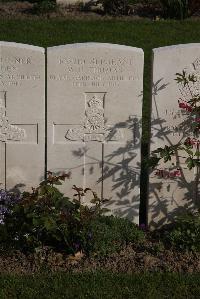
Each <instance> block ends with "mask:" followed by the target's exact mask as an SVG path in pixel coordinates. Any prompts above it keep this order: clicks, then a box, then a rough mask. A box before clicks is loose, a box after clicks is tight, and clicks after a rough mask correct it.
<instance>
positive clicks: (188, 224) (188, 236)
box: [163, 212, 200, 251]
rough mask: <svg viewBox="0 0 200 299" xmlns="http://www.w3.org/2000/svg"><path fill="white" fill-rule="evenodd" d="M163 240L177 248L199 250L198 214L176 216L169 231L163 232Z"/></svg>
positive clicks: (199, 221) (199, 226)
mask: <svg viewBox="0 0 200 299" xmlns="http://www.w3.org/2000/svg"><path fill="white" fill-rule="evenodd" d="M163 236H164V237H163V239H164V242H165V243H167V244H168V245H171V246H172V247H174V248H176V249H178V250H187V251H200V214H199V212H198V213H196V214H192V213H188V214H185V215H181V216H179V217H177V219H176V222H175V224H174V226H173V229H172V230H171V231H168V232H165V233H164V234H163Z"/></svg>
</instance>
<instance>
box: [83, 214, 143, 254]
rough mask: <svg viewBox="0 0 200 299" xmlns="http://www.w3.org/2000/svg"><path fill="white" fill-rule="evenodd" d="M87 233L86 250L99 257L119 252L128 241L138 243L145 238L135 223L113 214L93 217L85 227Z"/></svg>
mask: <svg viewBox="0 0 200 299" xmlns="http://www.w3.org/2000/svg"><path fill="white" fill-rule="evenodd" d="M87 234H88V235H86V237H85V240H86V241H87V242H86V244H85V248H86V250H87V251H88V252H92V254H94V255H96V256H100V257H102V256H105V255H108V254H111V253H115V252H119V251H120V249H122V247H123V246H124V245H126V244H128V243H136V244H139V243H140V242H142V241H143V240H144V238H145V235H144V232H143V231H142V230H140V229H139V228H138V226H137V225H136V224H134V223H132V222H130V221H129V220H128V219H124V218H118V217H114V216H100V217H97V218H95V219H94V220H93V221H92V222H91V223H90V226H89V227H88V228H87Z"/></svg>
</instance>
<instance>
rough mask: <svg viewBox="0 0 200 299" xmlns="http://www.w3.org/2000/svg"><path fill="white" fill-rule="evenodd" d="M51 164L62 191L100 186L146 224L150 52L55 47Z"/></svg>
mask: <svg viewBox="0 0 200 299" xmlns="http://www.w3.org/2000/svg"><path fill="white" fill-rule="evenodd" d="M47 80H48V85H47V99H48V105H47V129H48V130H47V131H48V146H47V150H48V151H47V169H48V170H50V171H54V172H58V173H62V172H71V180H68V181H67V182H65V183H64V185H63V187H62V188H61V190H62V191H63V192H65V193H66V194H67V195H69V196H72V195H73V190H72V185H73V184H74V185H76V186H78V187H83V188H85V187H89V188H92V189H93V190H94V191H96V192H97V194H98V195H99V196H100V197H103V198H107V199H109V202H108V204H107V208H108V209H110V210H111V212H112V213H114V214H118V215H120V216H126V217H129V218H130V219H132V220H133V221H135V222H138V213H139V212H138V211H139V193H140V192H139V179H140V139H141V131H140V128H141V114H142V90H143V51H142V50H141V49H137V48H132V47H128V46H120V45H112V44H99V43H85V44H84V43H83V44H73V45H64V46H58V47H52V48H48V49H47Z"/></svg>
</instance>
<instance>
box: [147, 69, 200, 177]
mask: <svg viewBox="0 0 200 299" xmlns="http://www.w3.org/2000/svg"><path fill="white" fill-rule="evenodd" d="M176 76H177V77H176V79H175V80H176V82H177V83H178V84H181V85H182V86H183V87H184V89H186V90H187V94H188V99H187V100H183V99H182V98H180V99H179V100H178V106H179V108H180V109H181V110H184V111H186V113H187V118H186V123H187V124H188V125H190V126H191V128H192V134H193V136H192V137H187V138H185V139H183V140H181V141H180V142H179V143H177V144H174V145H170V146H168V145H165V146H164V148H158V149H156V150H155V151H153V152H152V157H151V158H150V160H149V166H152V167H153V168H154V167H156V166H157V165H158V163H159V162H160V161H161V160H163V161H164V163H166V162H168V161H171V160H172V157H173V156H176V157H179V158H180V157H182V158H184V159H185V164H186V166H187V167H188V169H190V170H191V169H192V168H195V167H196V168H197V170H198V171H199V167H200V140H199V135H200V94H199V93H198V92H197V91H196V89H195V88H192V87H193V86H194V84H196V82H197V77H196V76H195V75H194V74H187V73H186V71H183V72H182V73H177V74H176ZM180 152H181V154H180ZM183 153H184V154H183ZM198 171H197V173H198ZM161 173H162V171H159V169H157V170H156V174H157V175H159V176H160V174H161ZM181 174H182V173H181V169H179V168H178V169H176V170H174V171H173V172H171V173H170V172H169V173H168V174H166V172H165V173H162V177H166V176H168V177H172V176H173V177H176V176H181Z"/></svg>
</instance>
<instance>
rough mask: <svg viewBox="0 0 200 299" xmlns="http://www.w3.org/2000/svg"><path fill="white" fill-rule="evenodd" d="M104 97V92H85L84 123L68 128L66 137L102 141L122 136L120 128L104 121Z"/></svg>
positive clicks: (86, 140)
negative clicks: (115, 127)
mask: <svg viewBox="0 0 200 299" xmlns="http://www.w3.org/2000/svg"><path fill="white" fill-rule="evenodd" d="M104 97H105V93H86V109H85V120H84V123H83V125H81V126H79V127H77V128H72V129H69V130H68V131H67V133H66V135H65V138H66V139H69V140H74V141H76V140H82V141H84V142H88V141H99V142H104V141H106V140H116V141H117V140H120V139H122V138H123V136H122V131H121V130H119V129H114V128H113V127H112V126H109V125H106V123H105V118H104Z"/></svg>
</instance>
